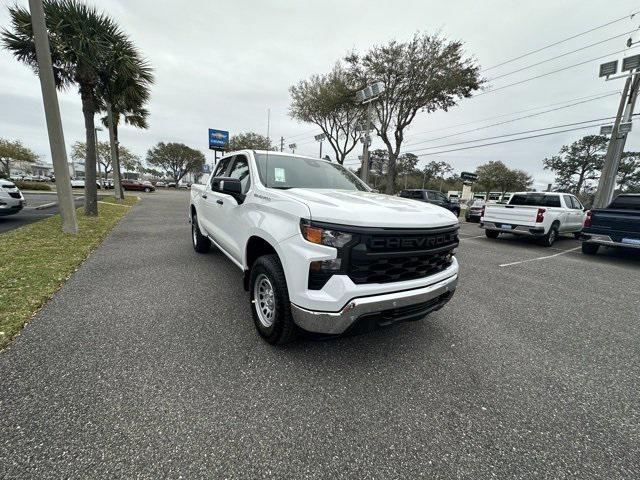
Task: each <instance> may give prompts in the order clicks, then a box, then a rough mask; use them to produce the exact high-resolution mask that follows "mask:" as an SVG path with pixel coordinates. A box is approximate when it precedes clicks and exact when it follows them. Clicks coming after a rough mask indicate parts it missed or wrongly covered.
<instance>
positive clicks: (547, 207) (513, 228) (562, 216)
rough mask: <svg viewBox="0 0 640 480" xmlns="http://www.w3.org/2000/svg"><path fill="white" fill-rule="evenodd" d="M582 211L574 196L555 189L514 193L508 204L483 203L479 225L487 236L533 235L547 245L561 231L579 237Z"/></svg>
mask: <svg viewBox="0 0 640 480" xmlns="http://www.w3.org/2000/svg"><path fill="white" fill-rule="evenodd" d="M585 216H586V213H585V209H584V207H583V206H582V203H580V200H578V199H577V198H576V197H575V196H573V195H570V194H568V193H556V192H518V193H514V194H513V195H512V196H511V198H510V199H509V203H507V204H506V205H503V204H487V205H486V206H485V208H484V211H483V213H482V217H481V219H480V227H481V228H484V229H485V233H486V235H487V237H489V238H498V235H500V234H501V233H512V234H515V235H528V236H533V237H536V238H537V239H538V240H539V241H540V243H541V244H542V245H544V246H546V247H550V246H552V245H553V243H554V242H555V241H556V239H557V238H558V235H560V234H562V233H572V234H574V236H575V237H576V238H579V237H580V232H581V231H582V225H583V223H584V219H585Z"/></svg>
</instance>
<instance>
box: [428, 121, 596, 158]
mask: <svg viewBox="0 0 640 480" xmlns="http://www.w3.org/2000/svg"><path fill="white" fill-rule="evenodd" d="M601 126H603V125H602V124H594V125H585V126H583V127H576V128H568V129H566V130H558V131H556V132H547V133H540V134H538V135H530V136H528V137H520V138H512V139H510V140H502V141H500V142H491V143H483V144H481V145H471V146H469V147H460V148H453V149H450V150H442V151H440V152H430V153H423V154H422V155H417V156H418V157H429V156H431V155H438V154H441V153H450V152H459V151H461V150H470V149H472V148H481V147H489V146H491V145H500V144H502V143H510V142H519V141H520V140H527V139H530V138H538V137H546V136H549V135H557V134H558V133H565V132H574V131H576V130H586V129H589V128H593V127H601Z"/></svg>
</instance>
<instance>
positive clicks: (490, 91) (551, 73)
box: [472, 47, 637, 98]
mask: <svg viewBox="0 0 640 480" xmlns="http://www.w3.org/2000/svg"><path fill="white" fill-rule="evenodd" d="M631 48H637V47H631ZM629 50H630V48H625V49H623V50H618V51H617V52H612V53H607V54H606V55H602V56H600V57H596V58H592V59H590V60H585V61H584V62H579V63H574V64H573V65H569V66H567V67H562V68H559V69H557V70H552V71H550V72H547V73H543V74H540V75H536V76H535V77H529V78H525V79H524V80H520V81H519V82H514V83H510V84H508V85H503V86H501V87H497V88H492V89H491V90H485V91H484V92H480V93H478V94H476V95H474V96H473V97H479V96H481V95H486V94H488V93H493V92H497V91H498V90H504V89H505V88H509V87H513V86H514V85H520V84H522V83H526V82H530V81H531V80H536V79H538V78H542V77H546V76H548V75H553V74H554V73H558V72H563V71H565V70H569V69H570V68H573V67H579V66H580V65H585V64H587V63H591V62H595V61H596V60H601V59H603V58H606V57H610V56H611V55H617V54H618V53H623V52H627V51H629ZM473 97H472V98H473Z"/></svg>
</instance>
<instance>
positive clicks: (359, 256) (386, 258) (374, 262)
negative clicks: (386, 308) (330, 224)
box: [308, 225, 458, 290]
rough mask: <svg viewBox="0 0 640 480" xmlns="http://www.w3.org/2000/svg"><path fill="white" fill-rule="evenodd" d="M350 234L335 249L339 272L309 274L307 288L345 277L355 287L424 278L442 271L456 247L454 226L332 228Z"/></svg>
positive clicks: (320, 285) (447, 264) (316, 288)
mask: <svg viewBox="0 0 640 480" xmlns="http://www.w3.org/2000/svg"><path fill="white" fill-rule="evenodd" d="M335 228H336V229H338V230H341V231H348V232H350V233H351V234H352V236H353V238H352V240H351V242H349V243H348V244H347V245H345V246H344V247H343V248H340V249H338V258H340V259H341V261H342V268H341V269H340V270H339V271H331V272H324V271H320V272H314V271H310V272H309V281H308V288H309V289H310V290H320V289H321V288H322V287H323V286H324V285H325V284H326V283H327V282H328V281H329V279H330V278H331V277H332V276H333V275H348V276H349V278H350V279H351V281H352V282H353V283H355V284H357V285H362V284H368V283H391V282H404V281H407V280H415V279H418V278H424V277H428V276H430V275H434V274H436V273H438V272H441V271H443V270H445V269H446V268H447V267H448V266H449V265H451V262H452V255H453V251H454V250H455V248H456V247H457V246H458V226H457V225H455V226H450V227H443V228H432V229H420V230H409V229H402V230H396V229H385V228H361V227H343V226H336V227H335Z"/></svg>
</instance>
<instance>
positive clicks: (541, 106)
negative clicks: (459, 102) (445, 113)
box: [408, 90, 620, 138]
mask: <svg viewBox="0 0 640 480" xmlns="http://www.w3.org/2000/svg"><path fill="white" fill-rule="evenodd" d="M610 93H611V94H613V93H620V90H611V91H609V92H601V93H594V94H592V95H585V96H584V97H577V98H571V99H568V100H564V101H562V102H555V103H549V104H547V105H540V106H539V107H533V108H527V109H524V110H518V111H516V112H511V113H502V114H500V115H494V116H491V117H485V118H481V119H480V120H473V121H471V122H464V123H457V124H455V125H450V126H448V127H441V128H434V129H432V130H423V131H422V132H416V133H414V134H411V135H409V136H408V137H409V138H413V137H415V136H418V135H422V134H424V133H432V132H441V131H443V130H450V129H452V128H456V127H465V126H467V125H473V124H474V123H482V122H486V121H488V120H494V119H496V118H502V117H509V116H511V115H518V114H520V113H526V112H532V111H534V110H539V109H541V108H547V107H554V106H556V105H562V104H564V103H570V102H575V101H577V100H584V99H587V98H593V97H597V96H604V95H608V94H610Z"/></svg>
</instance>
